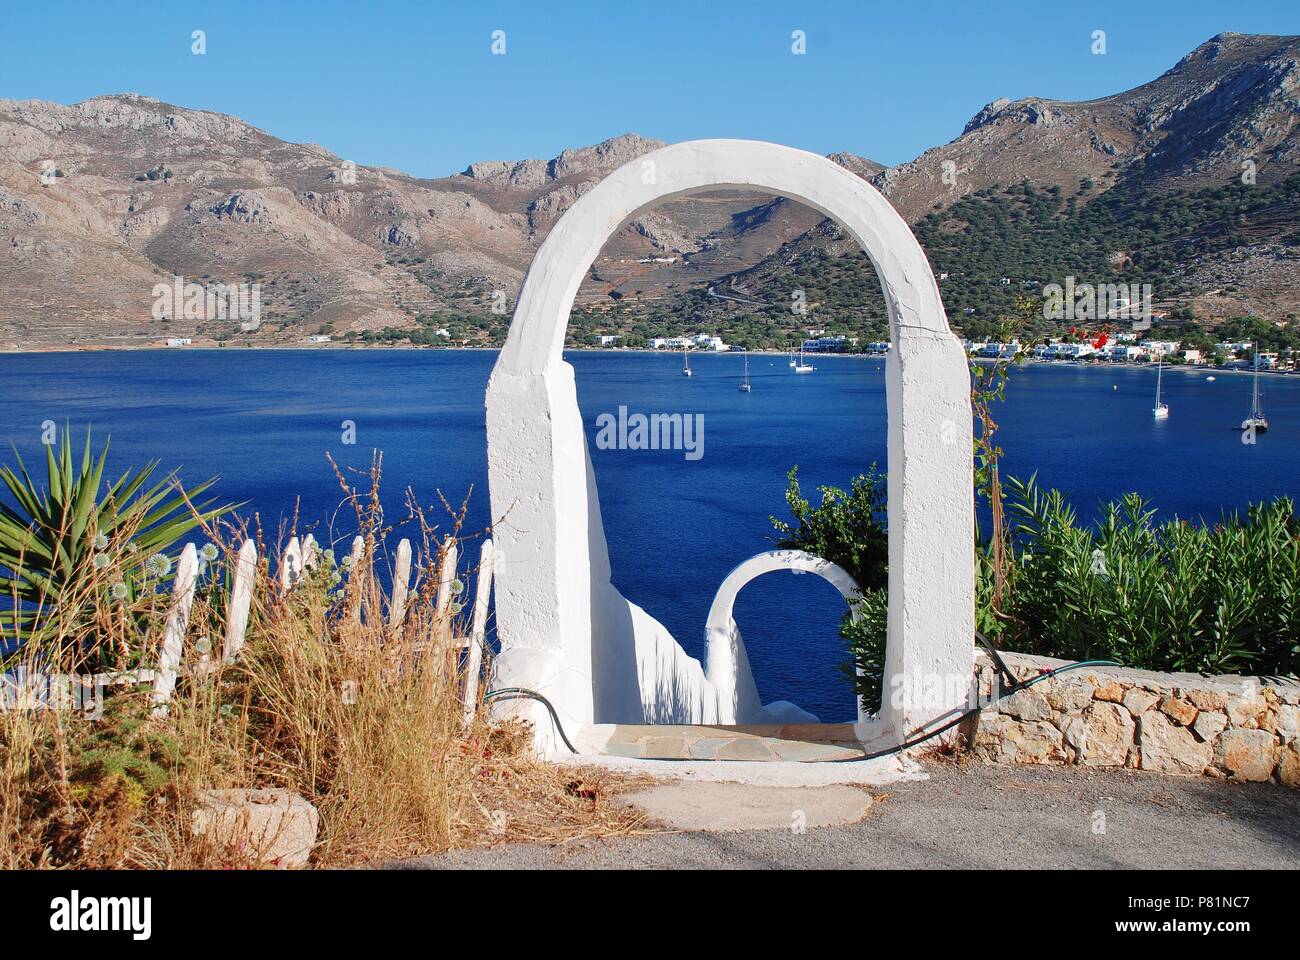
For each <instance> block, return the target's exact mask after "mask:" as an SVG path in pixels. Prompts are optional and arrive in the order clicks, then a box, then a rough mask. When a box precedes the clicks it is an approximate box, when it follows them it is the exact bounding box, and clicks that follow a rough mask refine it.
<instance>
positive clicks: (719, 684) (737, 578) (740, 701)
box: [704, 550, 865, 723]
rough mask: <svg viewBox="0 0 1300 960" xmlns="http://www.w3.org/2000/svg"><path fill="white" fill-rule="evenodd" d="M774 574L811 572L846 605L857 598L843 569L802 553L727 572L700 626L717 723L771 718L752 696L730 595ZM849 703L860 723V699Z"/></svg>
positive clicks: (765, 557) (780, 553)
mask: <svg viewBox="0 0 1300 960" xmlns="http://www.w3.org/2000/svg"><path fill="white" fill-rule="evenodd" d="M779 570H790V571H792V572H799V573H815V574H816V575H817V576H819V577H821V578H822V579H823V580H825V581H827V582H828V583H830V584H831V585H832V586H834V587H835V589H836V590H838V591H839V592H840V596H842V597H843V598H844V599H845V600H846V601H848V602H850V603H851V602H852V601H853V600H856V599H857V598H858V597H860V596H861V595H862V591H861V590H860V589H859V587H858V582H857V581H856V580H854V579H853V577H852V576H851V575H850V574H849V572H848V571H847V570H845V569H844V568H843V567H841V566H839V565H838V564H835V563H831V562H830V561H829V560H824V559H822V558H821V557H818V556H814V555H813V554H811V553H807V552H805V551H803V550H772V551H769V552H767V553H760V554H757V555H756V556H753V557H750V558H749V559H748V560H746V561H745V562H744V563H741V564H740V565H738V566H737V567H736V568H735V569H734V570H732V571H731V573H729V574H727V577H726V579H725V580H723V581H722V586H720V587H718V592H717V593H716V594H714V596H713V603H712V605H711V606H710V607H709V616H708V619H707V620H706V621H705V624H704V632H705V637H706V641H707V644H708V654H707V659H706V660H705V663H706V664H707V667H706V669H705V679H707V680H708V682H709V684H710V686H712V687H713V689H714V690H715V691H717V697H718V723H760V722H762V721H763V720H766V719H773V718H772V717H771V716H770V714H771V713H772V711H771V710H770V709H768V708H765V707H764V706H763V702H762V700H761V699H760V698H759V696H758V687H757V686H756V685H755V684H754V674H753V671H752V670H751V668H750V665H749V655H748V654H747V653H746V652H745V641H744V639H743V638H742V637H741V634H740V628H739V627H738V626H737V625H736V621H735V618H734V617H733V616H732V611H733V610H734V609H735V606H736V597H737V596H739V594H740V591H741V590H743V589H744V588H745V586H746V585H747V584H748V583H750V581H752V580H754V579H756V578H758V577H761V576H762V575H763V574H765V573H775V572H777V571H779ZM795 655H797V651H792V657H791V659H792V660H793V659H794V658H795ZM854 700H855V701H857V704H858V720H859V721H862V720H864V719H865V717H864V716H863V713H862V700H861V698H860V697H857V696H855V697H854ZM765 714H766V716H765Z"/></svg>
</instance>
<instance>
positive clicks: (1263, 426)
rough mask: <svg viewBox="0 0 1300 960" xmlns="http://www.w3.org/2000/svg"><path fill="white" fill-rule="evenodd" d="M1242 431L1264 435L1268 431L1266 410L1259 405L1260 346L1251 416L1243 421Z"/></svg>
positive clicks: (1252, 390)
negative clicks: (1251, 431)
mask: <svg viewBox="0 0 1300 960" xmlns="http://www.w3.org/2000/svg"><path fill="white" fill-rule="evenodd" d="M1241 429H1243V430H1253V431H1254V432H1255V433H1263V432H1264V431H1266V430H1267V429H1268V420H1266V419H1265V418H1264V408H1263V407H1262V406H1260V403H1259V344H1258V343H1256V344H1255V382H1254V386H1253V387H1252V388H1251V392H1250V416H1249V417H1247V418H1246V419H1245V420H1243V421H1241Z"/></svg>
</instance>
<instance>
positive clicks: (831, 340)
mask: <svg viewBox="0 0 1300 960" xmlns="http://www.w3.org/2000/svg"><path fill="white" fill-rule="evenodd" d="M857 345H858V338H857V337H817V338H816V339H813V340H805V341H804V342H803V348H804V350H805V351H806V352H808V353H843V352H844V351H845V350H847V349H849V347H856V346H857Z"/></svg>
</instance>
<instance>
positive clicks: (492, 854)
mask: <svg viewBox="0 0 1300 960" xmlns="http://www.w3.org/2000/svg"><path fill="white" fill-rule="evenodd" d="M926 769H927V771H928V772H929V774H930V779H929V780H926V781H914V782H906V783H898V784H894V785H891V786H890V787H888V788H887V789H885V790H873V791H872V792H873V793H874V794H875V796H876V800H875V802H874V803H873V804H871V807H870V810H869V811H868V812H867V814H866V816H865V818H864V819H863V820H862V821H861V822H859V823H853V824H848V825H844V826H829V827H820V828H812V827H810V828H809V829H808V830H807V831H806V832H804V833H796V832H794V830H792V829H791V828H789V827H786V828H782V829H777V830H754V831H748V832H741V833H685V832H675V833H661V834H656V835H653V836H647V837H638V838H632V839H625V840H607V841H594V842H585V843H580V844H579V843H575V844H566V845H562V846H558V847H550V846H535V845H522V844H520V845H512V846H504V847H495V848H489V849H484V850H474V851H463V852H459V853H455V854H449V855H446V856H439V857H430V858H421V859H418V860H411V861H405V862H403V863H396V864H392V866H395V867H405V868H431V869H448V868H458V867H459V868H573V869H579V868H625V867H649V868H697V867H698V868H720V867H721V868H748V869H822V868H833V867H849V868H885V867H912V868H915V867H923V868H943V867H967V868H997V867H1064V868H1079V867H1084V868H1092V869H1106V868H1115V867H1134V868H1159V867H1182V868H1200V867H1224V868H1240V867H1257V868H1260V867H1262V868H1275V869H1282V868H1285V869H1292V870H1294V869H1297V868H1300V791H1297V790H1292V789H1289V788H1286V787H1281V786H1278V785H1276V784H1253V783H1252V784H1232V783H1223V782H1220V781H1216V780H1210V779H1171V778H1165V777H1161V776H1159V775H1155V774H1150V773H1136V772H1129V771H1123V770H1084V769H1081V768H1077V767H1069V768H1062V767H996V766H985V765H982V764H978V763H965V764H960V765H959V764H949V763H931V764H928V765H927V767H926ZM808 789H812V790H816V789H818V788H808ZM783 802H785V803H787V804H788V803H789V800H788V799H786V800H784V801H783ZM785 815H786V818H787V819H788V820H789V821H790V822H793V820H792V818H793V816H794V811H790V810H787V811H785ZM1103 816H1104V823H1103V819H1102V817H1103ZM1102 827H1104V832H1101V833H1099V832H1094V831H1095V830H1097V829H1098V828H1102Z"/></svg>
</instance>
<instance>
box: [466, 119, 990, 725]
mask: <svg viewBox="0 0 1300 960" xmlns="http://www.w3.org/2000/svg"><path fill="white" fill-rule="evenodd" d="M727 188H735V189H742V190H754V189H758V190H763V191H766V192H769V193H772V194H776V195H778V196H783V197H788V198H790V199H792V200H796V201H798V202H800V203H803V204H805V205H807V206H810V207H812V208H814V209H816V210H818V211H820V212H821V213H823V214H825V215H826V216H828V217H831V218H832V219H834V220H835V221H836V222H838V223H839V224H840V225H841V226H842V227H843V228H844V229H845V230H846V231H847V232H848V233H849V234H850V235H851V236H852V237H853V238H854V239H855V240H856V241H857V242H858V243H859V244H860V245H861V246H862V249H863V250H864V251H865V252H866V254H867V256H868V257H869V258H870V259H871V261H872V263H873V264H874V265H875V268H876V272H877V274H878V275H879V277H880V281H881V287H882V289H883V292H884V297H885V302H886V305H887V308H888V311H889V327H890V335H891V340H892V343H893V350H892V351H891V353H890V355H889V359H888V361H887V364H886V400H887V406H888V411H889V427H888V430H889V438H888V450H889V475H888V494H889V534H890V536H889V637H888V653H887V658H886V674H887V676H886V695H885V702H884V705H883V707H882V710H881V713H880V715H879V716H878V717H876V718H874V719H873V720H872V721H871V722H870V723H866V724H863V725H862V729H861V736H862V737H863V739H864V741H867V742H872V743H875V742H897V741H901V740H902V739H904V738H906V737H908V736H910V735H911V734H912V733H913V732H915V730H916V729H917V728H918V726H920V725H922V724H926V723H927V722H928V721H930V720H931V719H932V717H933V716H934V715H935V714H936V713H942V712H943V711H944V710H945V709H948V708H952V707H956V706H957V705H958V703H957V701H959V700H960V699H961V698H962V695H961V693H960V692H957V691H959V690H960V689H964V687H959V686H958V685H957V684H956V683H954V679H955V678H969V677H970V676H971V672H972V669H973V656H974V654H973V632H974V551H973V545H972V538H973V529H974V504H973V496H972V487H971V480H972V477H971V410H970V392H969V390H970V388H969V379H968V373H967V368H966V355H965V352H964V350H963V349H962V347H961V345H960V343H959V342H958V341H957V339H956V337H955V336H954V335H953V334H952V332H951V331H950V330H949V328H948V322H947V318H946V316H945V314H944V310H943V304H942V302H941V300H940V298H939V290H938V287H937V285H936V284H935V280H934V275H933V273H932V272H931V270H930V266H929V263H928V262H927V261H926V258H925V254H924V253H923V252H922V250H921V247H920V245H919V244H918V243H917V241H916V238H915V237H914V236H913V235H912V233H911V231H910V230H909V229H908V227H907V224H906V223H905V222H904V221H903V219H902V218H901V217H900V216H899V215H898V214H897V213H896V212H895V211H894V209H893V207H891V206H890V205H889V203H888V202H887V201H886V200H885V199H884V197H882V196H881V195H880V194H879V193H878V192H877V191H876V190H875V189H874V188H873V187H872V186H871V185H870V184H868V183H867V182H866V181H864V180H862V179H861V178H860V177H858V176H856V175H854V174H852V173H850V172H849V171H848V170H845V169H844V168H843V167H840V166H839V165H837V164H835V163H833V162H832V161H830V160H827V159H826V158H825V157H821V156H818V155H816V154H812V153H807V152H805V151H802V150H795V149H792V148H789V147H783V146H778V145H776V144H770V143H759V142H754V141H746V140H699V141H692V142H687V143H679V144H674V145H670V146H666V147H663V148H661V149H659V150H656V151H653V152H651V153H648V154H646V155H644V156H642V157H639V158H637V159H635V160H633V161H631V162H629V163H627V164H626V165H624V166H622V167H620V168H619V169H618V170H615V171H614V172H613V173H611V174H610V175H609V176H607V177H606V178H605V179H604V180H602V181H601V182H600V183H599V184H597V185H596V186H595V187H594V188H592V189H591V190H590V191H589V192H588V193H586V194H585V195H584V196H583V197H582V198H581V199H579V200H578V201H577V203H575V204H574V205H573V207H572V208H570V209H569V210H568V212H566V213H565V215H564V216H563V217H562V218H561V219H560V220H559V222H558V223H556V225H555V227H554V228H553V229H552V230H551V232H550V234H549V235H548V236H547V238H546V240H545V242H543V244H542V245H541V247H540V249H539V250H538V252H537V255H536V257H534V259H533V262H532V264H531V265H530V266H529V268H528V273H527V275H526V277H525V278H524V284H523V288H522V290H521V291H520V295H519V301H518V303H517V305H516V307H515V313H514V317H513V320H512V322H511V326H510V333H509V335H508V337H507V339H506V345H505V347H504V348H503V349H502V351H501V354H500V356H499V358H498V359H497V363H496V366H495V368H494V369H493V372H492V377H491V379H490V381H489V383H488V389H487V431H488V475H489V482H490V487H491V504H492V514H493V517H494V519H495V524H494V532H493V537H494V540H495V543H496V546H497V550H498V564H497V582H496V591H497V594H496V596H497V607H496V613H497V632H498V637H499V640H500V645H501V652H500V656H499V657H498V659H497V661H496V678H495V681H494V682H495V684H496V685H497V686H504V685H515V686H522V687H528V688H530V689H533V690H537V691H539V692H541V693H543V694H544V695H545V696H547V697H548V698H549V699H550V700H551V701H552V703H553V704H554V705H555V707H556V710H557V712H558V714H559V716H560V718H561V720H562V722H564V724H565V725H566V728H568V727H569V725H573V726H574V727H575V728H576V727H579V726H581V725H583V724H588V723H594V722H601V723H608V722H621V723H628V722H676V723H707V722H715V721H716V718H717V715H716V703H717V698H716V691H715V690H714V689H713V688H712V686H711V685H710V684H709V682H708V680H707V678H706V677H705V675H704V671H703V668H702V667H701V665H700V663H699V662H698V661H697V660H695V659H693V658H691V657H689V656H687V655H686V653H685V652H684V651H683V650H682V649H681V647H680V646H679V645H678V644H677V642H676V641H675V640H674V639H673V637H672V636H671V635H669V633H668V631H667V630H665V629H664V627H663V626H662V625H661V624H659V623H658V621H656V620H655V619H654V618H653V617H652V616H651V615H650V614H648V613H647V612H646V611H644V610H642V609H641V608H640V607H638V606H637V605H636V604H634V603H631V602H630V601H628V600H627V599H626V598H624V597H623V596H622V595H621V594H620V593H619V591H618V590H616V589H615V588H614V586H613V584H612V583H611V582H610V566H609V555H608V550H607V548H606V542H605V533H604V529H603V526H602V523H601V512H600V500H599V497H598V495H597V492H596V482H595V477H594V474H593V472H592V468H591V460H590V457H589V455H588V450H587V442H586V437H585V435H584V432H583V426H582V418H581V414H580V413H579V410H578V401H577V393H576V389H575V383H574V375H573V368H572V367H571V366H570V365H569V364H567V363H565V362H564V360H563V357H562V351H563V345H564V335H565V330H566V327H567V324H568V316H569V311H570V309H571V307H572V305H573V300H574V297H575V296H576V294H577V292H578V287H579V284H580V283H581V281H582V278H583V276H584V274H585V273H586V271H587V268H588V267H589V266H590V265H591V263H592V262H593V261H594V260H595V258H596V256H597V254H598V253H599V252H600V249H601V247H602V246H603V245H604V244H605V242H606V240H608V239H609V237H610V236H611V235H613V234H614V233H615V231H617V230H618V229H619V228H620V227H621V226H623V225H624V224H625V223H626V222H627V221H628V220H630V219H631V218H633V217H635V216H636V215H637V214H638V213H640V212H641V211H643V210H645V209H646V208H648V207H651V206H654V205H655V204H658V203H662V202H664V201H667V200H670V199H674V198H681V197H685V196H689V195H691V194H695V193H701V192H705V191H715V190H719V189H727ZM664 562H665V563H672V562H673V559H672V555H671V546H670V545H667V544H665V550H664ZM684 579H687V578H684ZM937 681H941V682H939V683H938V685H937V686H935V684H936V682H937ZM899 685H901V687H900V689H901V690H902V691H903V692H904V695H902V696H891V689H893V688H894V687H895V686H899ZM917 685H925V686H926V687H927V688H928V689H940V690H945V691H948V693H947V694H945V696H946V697H947V699H948V700H951V701H953V702H951V703H948V702H945V703H935V702H934V701H933V699H931V700H929V701H925V700H924V699H923V698H921V697H920V696H919V695H913V694H912V693H910V692H908V691H912V690H913V688H915V687H916V686H917ZM515 703H516V704H519V703H523V701H515ZM516 709H522V710H523V711H524V712H526V713H527V714H528V715H529V716H530V718H531V719H533V720H534V723H535V726H536V729H537V730H538V733H539V737H540V738H541V740H542V745H543V747H546V746H548V745H551V744H553V743H554V741H553V740H548V731H549V730H550V727H551V724H550V722H549V720H548V719H547V718H546V714H545V712H544V711H543V710H542V708H541V707H540V705H538V704H535V703H534V704H529V705H526V706H524V707H522V708H518V707H516Z"/></svg>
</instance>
